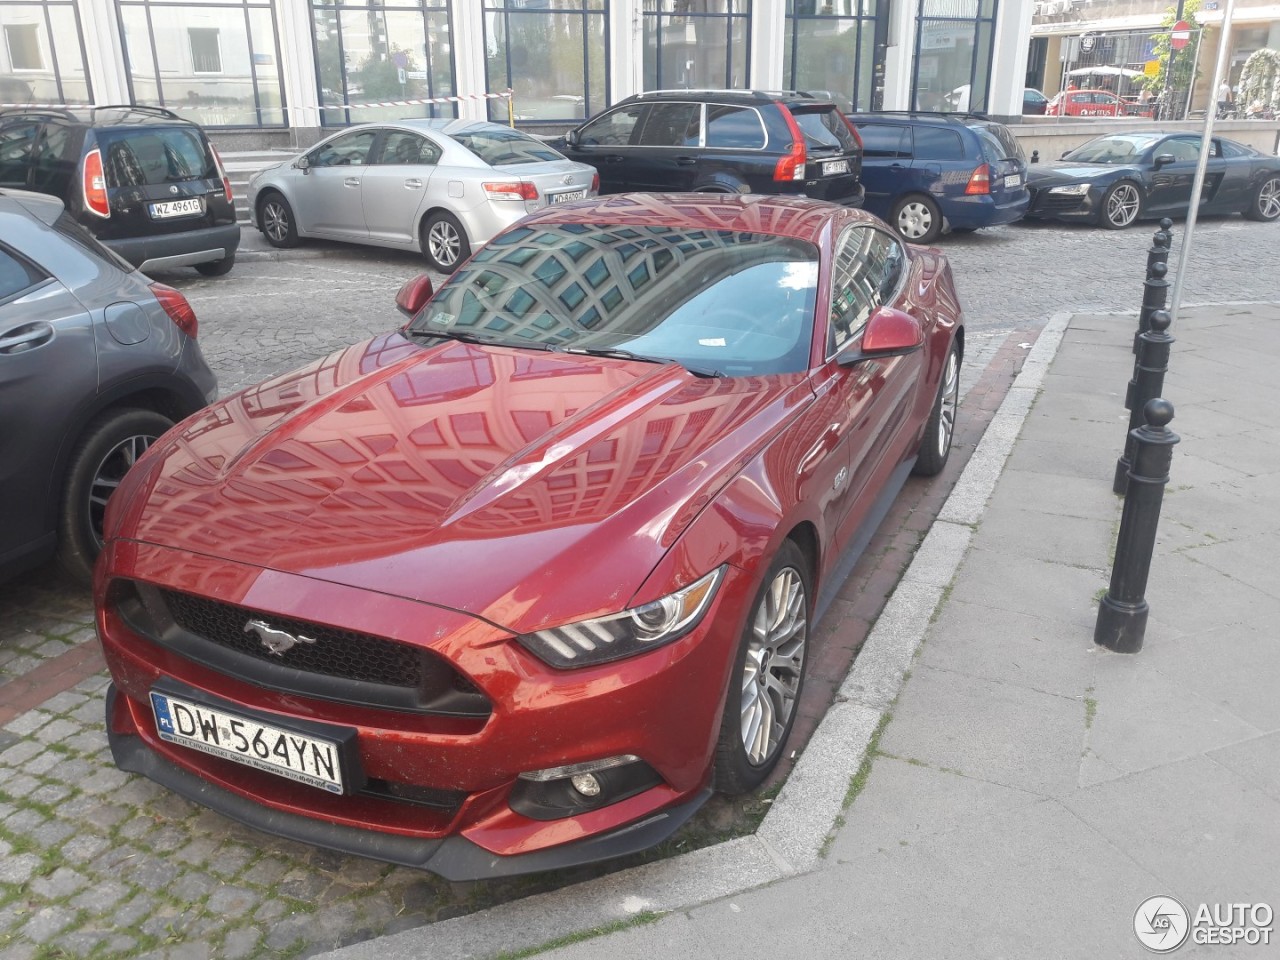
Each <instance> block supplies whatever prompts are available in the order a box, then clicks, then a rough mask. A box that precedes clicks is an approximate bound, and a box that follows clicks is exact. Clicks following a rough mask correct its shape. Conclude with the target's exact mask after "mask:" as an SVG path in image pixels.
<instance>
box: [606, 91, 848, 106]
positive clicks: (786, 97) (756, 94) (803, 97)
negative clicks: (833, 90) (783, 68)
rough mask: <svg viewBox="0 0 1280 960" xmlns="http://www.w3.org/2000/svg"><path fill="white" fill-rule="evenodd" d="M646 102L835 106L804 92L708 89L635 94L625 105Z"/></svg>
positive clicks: (828, 101)
mask: <svg viewBox="0 0 1280 960" xmlns="http://www.w3.org/2000/svg"><path fill="white" fill-rule="evenodd" d="M645 100H699V101H702V100H715V101H718V102H722V103H742V104H761V103H784V104H786V105H787V106H805V107H813V106H825V105H828V104H829V105H831V106H835V102H834V101H833V100H831V99H830V98H828V97H815V96H813V95H812V94H809V93H805V92H804V91H803V90H731V89H716V88H712V87H708V88H705V89H694V90H685V89H682V88H681V89H673V90H646V91H644V92H643V93H637V94H633V95H632V96H630V97H627V99H626V100H625V101H624V102H625V103H641V102H643V101H645Z"/></svg>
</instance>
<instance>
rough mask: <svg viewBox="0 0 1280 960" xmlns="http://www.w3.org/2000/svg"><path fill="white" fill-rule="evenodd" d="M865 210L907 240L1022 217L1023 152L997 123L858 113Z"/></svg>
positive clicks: (1024, 197)
mask: <svg viewBox="0 0 1280 960" xmlns="http://www.w3.org/2000/svg"><path fill="white" fill-rule="evenodd" d="M851 119H852V121H853V123H854V126H855V127H857V129H858V133H859V135H860V136H861V137H862V145H863V159H862V183H863V186H864V187H865V189H866V203H865V204H864V206H865V208H866V209H867V210H869V211H871V212H872V213H874V214H875V215H876V216H878V217H880V218H882V219H883V220H885V221H886V222H887V223H888V224H889V225H890V226H892V227H893V228H894V229H895V230H896V231H897V232H898V235H899V236H900V237H902V238H903V239H904V240H908V241H910V242H911V243H932V242H933V241H934V240H936V239H937V238H938V237H939V236H941V235H942V233H943V232H944V231H946V230H957V231H967V230H976V229H978V228H980V227H992V226H996V225H998V224H1002V223H1012V222H1013V221H1015V220H1018V219H1021V217H1022V215H1023V213H1025V212H1026V209H1027V204H1028V203H1030V195H1029V194H1028V193H1027V188H1026V184H1025V182H1024V180H1025V176H1026V172H1027V157H1026V154H1025V153H1023V151H1022V147H1021V145H1020V144H1019V143H1018V138H1017V137H1015V136H1014V135H1013V134H1012V133H1011V132H1010V131H1009V128H1008V127H1006V126H1004V124H1001V123H995V122H994V121H991V120H983V119H980V118H978V117H975V116H969V115H957V114H946V113H892V112H880V113H855V114H853V115H852V116H851Z"/></svg>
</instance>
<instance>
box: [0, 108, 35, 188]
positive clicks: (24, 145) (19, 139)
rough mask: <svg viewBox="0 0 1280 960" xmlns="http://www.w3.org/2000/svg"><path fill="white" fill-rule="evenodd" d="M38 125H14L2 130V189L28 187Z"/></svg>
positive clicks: (0, 172)
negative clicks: (28, 173)
mask: <svg viewBox="0 0 1280 960" xmlns="http://www.w3.org/2000/svg"><path fill="white" fill-rule="evenodd" d="M39 132H40V124H38V123H31V122H26V123H22V122H19V123H13V124H8V125H6V126H4V127H3V128H0V187H18V188H22V187H25V186H26V185H27V171H28V170H29V169H30V166H31V155H32V152H33V150H34V148H35V143H36V135H37V134H38V133H39Z"/></svg>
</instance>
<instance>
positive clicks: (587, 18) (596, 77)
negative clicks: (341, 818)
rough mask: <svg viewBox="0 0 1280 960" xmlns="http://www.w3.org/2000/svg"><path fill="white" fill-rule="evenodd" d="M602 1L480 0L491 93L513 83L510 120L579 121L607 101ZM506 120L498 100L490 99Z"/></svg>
mask: <svg viewBox="0 0 1280 960" xmlns="http://www.w3.org/2000/svg"><path fill="white" fill-rule="evenodd" d="M608 10H609V5H608V0H485V4H484V43H485V61H486V78H487V84H488V90H489V92H490V93H501V92H502V91H504V90H507V89H511V88H514V89H515V91H516V95H515V99H514V101H513V103H512V111H513V113H514V114H515V117H516V119H517V120H527V121H538V120H560V121H563V120H580V119H582V118H584V117H589V116H591V115H592V114H596V113H599V112H600V111H601V110H603V109H604V108H605V106H607V105H608V102H609V87H608V76H607V74H608V69H609V65H608V61H607V56H606V53H605V50H606V48H607V43H606V35H607V31H608V16H609V13H608ZM489 116H490V118H491V119H494V120H502V121H505V120H506V119H507V108H506V105H505V104H496V103H495V101H492V100H491V101H490V102H489Z"/></svg>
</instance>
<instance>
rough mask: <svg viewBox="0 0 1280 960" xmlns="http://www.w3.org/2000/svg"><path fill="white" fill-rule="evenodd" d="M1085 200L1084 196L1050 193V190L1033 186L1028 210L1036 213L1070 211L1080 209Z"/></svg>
mask: <svg viewBox="0 0 1280 960" xmlns="http://www.w3.org/2000/svg"><path fill="white" fill-rule="evenodd" d="M1084 201H1085V197H1084V196H1071V195H1069V194H1066V195H1064V194H1061V193H1050V192H1049V191H1048V190H1036V189H1034V188H1031V205H1030V206H1029V207H1028V210H1030V211H1033V212H1035V213H1068V212H1070V211H1072V210H1078V209H1080V207H1081V206H1083V205H1084Z"/></svg>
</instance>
